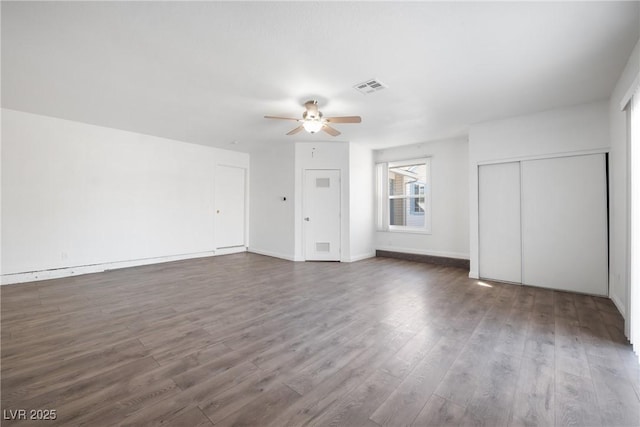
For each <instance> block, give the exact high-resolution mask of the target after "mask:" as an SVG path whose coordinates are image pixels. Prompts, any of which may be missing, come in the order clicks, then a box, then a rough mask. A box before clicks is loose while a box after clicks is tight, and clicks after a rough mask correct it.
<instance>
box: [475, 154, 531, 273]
mask: <svg viewBox="0 0 640 427" xmlns="http://www.w3.org/2000/svg"><path fill="white" fill-rule="evenodd" d="M478 185H479V188H478V197H479V203H480V205H479V209H480V210H479V212H478V223H479V225H480V229H479V239H480V253H479V258H480V277H482V278H485V279H494V280H500V281H504V282H514V283H520V282H521V276H520V272H521V269H520V252H521V244H520V163H518V162H514V163H501V164H495V165H483V166H480V167H479V168H478Z"/></svg>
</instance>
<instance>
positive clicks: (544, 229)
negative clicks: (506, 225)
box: [521, 154, 608, 295]
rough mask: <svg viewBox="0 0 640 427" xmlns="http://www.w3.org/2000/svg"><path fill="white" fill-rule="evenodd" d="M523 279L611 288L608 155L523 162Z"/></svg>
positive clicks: (596, 290)
mask: <svg viewBox="0 0 640 427" xmlns="http://www.w3.org/2000/svg"><path fill="white" fill-rule="evenodd" d="M521 169H522V170H521V172H522V174H521V177H522V215H521V218H522V256H523V258H522V279H523V280H522V282H523V283H524V284H526V285H533V286H541V287H546V288H553V289H561V290H568V291H576V292H584V293H588V294H595V295H607V293H608V279H607V276H608V273H607V272H608V267H607V262H608V259H607V254H608V246H607V189H606V182H607V181H606V168H605V156H604V154H594V155H585V156H573V157H561V158H554V159H544V160H531V161H523V162H522V163H521Z"/></svg>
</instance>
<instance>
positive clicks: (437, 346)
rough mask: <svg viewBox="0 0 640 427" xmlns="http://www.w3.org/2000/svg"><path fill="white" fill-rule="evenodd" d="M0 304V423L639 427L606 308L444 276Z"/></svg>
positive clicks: (231, 266)
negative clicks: (40, 417)
mask: <svg viewBox="0 0 640 427" xmlns="http://www.w3.org/2000/svg"><path fill="white" fill-rule="evenodd" d="M0 293H1V304H2V305H1V309H2V318H1V320H2V324H1V326H2V327H1V332H2V350H1V354H2V359H1V362H2V363H1V380H2V384H1V391H2V396H1V403H2V409H3V420H2V425H7V426H10V425H11V426H12V425H19V426H22V425H74V426H75V425H86V426H103V425H104V426H111V425H128V426H139V425H160V424H162V425H170V426H187V427H188V426H211V425H213V424H215V425H249V426H298V425H332V426H387V425H390V426H393V425H397V426H401V425H402V426H404V425H412V424H413V425H420V426H429V425H434V426H436V425H438V426H439V425H447V426H449V425H451V426H454V425H474V426H482V425H484V426H552V425H558V426H564V425H567V426H591V425H593V426H596V425H602V426H638V425H640V398H639V396H640V366H639V365H638V362H637V359H636V358H635V356H634V355H633V354H632V352H631V348H630V346H629V345H628V343H627V341H626V339H625V338H624V335H623V333H622V327H623V321H622V318H621V317H620V315H619V314H618V312H617V310H616V308H615V307H614V306H613V304H612V303H611V302H610V301H609V300H608V299H604V298H595V297H589V296H584V295H576V294H571V293H563V292H555V291H550V290H544V289H538V288H532V287H526V286H514V285H506V284H499V283H493V282H479V281H477V280H472V279H469V278H468V277H467V271H465V270H463V269H457V268H454V267H447V266H437V265H428V264H423V263H415V262H410V261H403V260H397V259H390V258H373V259H369V260H364V261H360V262H356V263H293V262H288V261H282V260H278V259H274V258H269V257H265V256H260V255H255V254H236V255H228V256H221V257H213V258H201V259H197V260H188V261H180V262H174V263H167V264H160V265H151V266H144V267H137V268H130V269H123V270H115V271H110V272H106V273H101V274H92V275H85V276H78V277H71V278H65V279H58V280H50V281H47V282H36V283H28V284H21V285H10V286H3V287H1V288H0ZM19 409H25V410H27V412H26V415H27V417H29V415H31V414H30V413H29V411H30V410H53V409H54V410H55V411H56V419H55V420H53V421H36V420H15V419H13V420H12V419H7V418H12V414H14V415H15V414H16V412H15V411H16V410H19ZM10 411H11V412H10Z"/></svg>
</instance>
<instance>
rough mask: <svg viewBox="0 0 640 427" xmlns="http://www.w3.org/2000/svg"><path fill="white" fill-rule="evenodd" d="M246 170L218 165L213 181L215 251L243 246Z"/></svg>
mask: <svg viewBox="0 0 640 427" xmlns="http://www.w3.org/2000/svg"><path fill="white" fill-rule="evenodd" d="M245 175H246V169H244V168H239V167H232V166H222V165H218V167H217V170H216V181H215V203H216V214H215V233H216V234H215V240H216V241H215V246H216V249H224V248H234V247H242V248H244V246H245V198H246V195H245V180H246V179H245Z"/></svg>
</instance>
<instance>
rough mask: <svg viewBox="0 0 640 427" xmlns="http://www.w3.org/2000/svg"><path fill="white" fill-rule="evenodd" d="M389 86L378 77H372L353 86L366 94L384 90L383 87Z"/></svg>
mask: <svg viewBox="0 0 640 427" xmlns="http://www.w3.org/2000/svg"><path fill="white" fill-rule="evenodd" d="M387 87H388V86H387V85H386V84H384V83H382V82H381V81H380V80H378V79H370V80H367V81H364V82H362V83H358V84H357V85H355V86H354V87H353V88H354V89H355V90H357V91H358V92H360V93H364V94H365V95H366V94H369V93H374V92H378V91H379V90H382V89H386V88H387Z"/></svg>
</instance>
